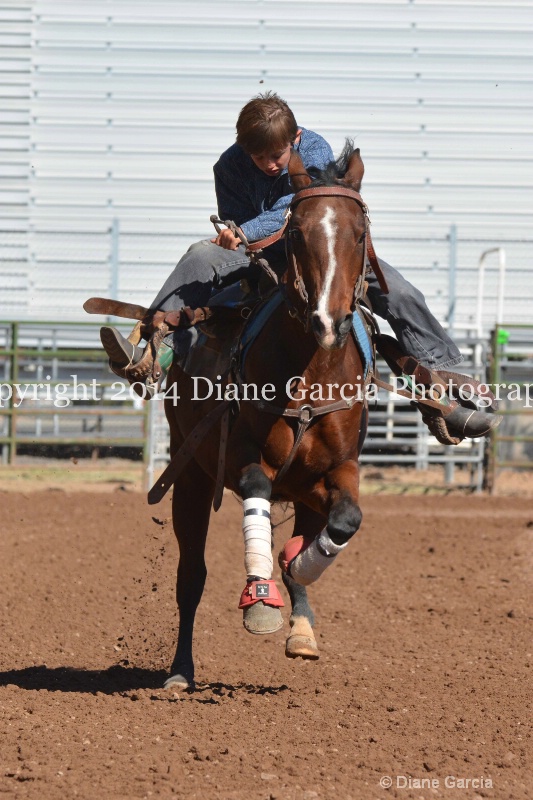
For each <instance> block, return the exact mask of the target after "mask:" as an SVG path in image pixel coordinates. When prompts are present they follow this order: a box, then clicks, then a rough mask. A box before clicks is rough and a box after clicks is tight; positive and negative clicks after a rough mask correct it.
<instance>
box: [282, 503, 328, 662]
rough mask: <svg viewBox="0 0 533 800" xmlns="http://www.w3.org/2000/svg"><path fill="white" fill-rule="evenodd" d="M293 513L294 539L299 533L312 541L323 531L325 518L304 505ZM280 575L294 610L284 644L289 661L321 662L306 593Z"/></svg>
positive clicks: (312, 615) (284, 575) (289, 579)
mask: <svg viewBox="0 0 533 800" xmlns="http://www.w3.org/2000/svg"><path fill="white" fill-rule="evenodd" d="M294 512H295V523H294V534H293V537H297V536H299V532H300V531H302V532H305V539H307V540H309V541H311V540H313V539H314V538H315V536H317V535H318V534H319V533H320V531H321V530H322V528H323V527H324V518H323V517H322V516H321V515H320V514H317V513H316V512H315V511H312V510H311V509H310V508H308V507H307V506H304V505H303V504H301V503H295V506H294ZM281 574H282V578H283V583H284V584H285V587H286V589H287V591H288V593H289V597H290V599H291V606H292V611H291V616H290V620H289V622H290V626H291V632H290V634H289V636H288V637H287V641H286V643H285V655H286V656H287V658H304V659H312V660H316V659H317V658H319V652H318V645H317V643H316V639H315V634H314V632H313V626H314V624H315V615H314V613H313V610H312V608H311V606H310V604H309V599H308V597H307V589H306V588H305V586H301V585H300V584H298V583H296V581H294V580H293V579H292V578H291V577H290V575H288V574H287V573H286V572H285V571H282V573H281Z"/></svg>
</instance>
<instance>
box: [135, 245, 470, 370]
mask: <svg viewBox="0 0 533 800" xmlns="http://www.w3.org/2000/svg"><path fill="white" fill-rule="evenodd" d="M379 264H380V266H381V269H382V271H383V274H384V276H385V279H386V281H387V284H388V287H389V294H388V295H386V294H383V292H382V291H381V289H380V287H379V284H378V281H377V278H376V277H375V276H374V274H373V273H371V274H370V275H369V276H368V297H369V300H370V302H371V303H372V307H373V309H374V311H375V313H376V314H377V315H378V316H380V317H382V318H383V319H385V320H387V322H388V323H389V325H390V326H391V328H392V330H393V331H394V333H395V335H396V338H397V339H398V342H399V343H400V345H401V347H402V348H403V350H404V351H405V353H406V355H412V356H414V357H415V358H416V359H418V360H419V361H420V362H421V363H422V364H424V366H427V367H431V368H432V369H437V368H438V369H442V368H445V367H451V366H453V365H454V364H458V363H459V362H460V361H462V360H463V357H462V356H461V353H460V352H459V350H458V348H457V346H456V345H455V344H454V343H453V341H452V340H451V339H450V337H449V336H448V334H447V333H446V331H445V330H444V329H443V328H442V326H441V325H440V323H439V322H438V321H437V320H436V319H435V317H434V316H433V314H432V313H431V311H430V310H429V308H428V307H427V305H426V301H425V299H424V295H423V294H422V292H420V291H419V290H418V289H416V288H415V287H414V286H413V285H412V284H411V283H409V281H406V280H405V278H403V277H402V276H401V275H400V273H399V272H398V270H396V269H394V267H391V266H390V264H387V263H386V262H385V261H382V260H381V259H379ZM249 269H250V260H249V259H248V258H247V256H246V255H245V254H244V246H243V245H240V246H239V248H238V249H237V250H225V249H224V248H223V247H219V246H218V245H216V244H213V243H212V242H210V241H209V239H204V240H202V241H201V242H197V243H196V244H193V245H191V247H189V249H188V250H187V252H186V253H185V254H184V255H183V257H182V258H181V259H180V260H179V262H178V264H177V266H176V268H175V269H174V271H173V272H172V273H171V274H170V275H169V277H168V278H167V280H166V281H165V283H164V284H163V286H162V288H161V290H160V291H159V292H158V293H157V296H156V297H155V299H154V301H153V303H152V304H151V306H150V308H152V309H156V308H157V309H161V310H164V311H174V310H177V309H179V308H183V306H191V307H193V308H195V307H197V306H205V305H206V304H207V302H208V300H209V299H210V298H211V297H212V295H213V293H214V292H216V291H217V289H220V288H222V286H223V285H225V283H227V282H229V281H231V280H234V281H237V280H239V279H240V278H242V277H244V276H245V275H246V273H247V272H248V271H249ZM230 276H231V277H230Z"/></svg>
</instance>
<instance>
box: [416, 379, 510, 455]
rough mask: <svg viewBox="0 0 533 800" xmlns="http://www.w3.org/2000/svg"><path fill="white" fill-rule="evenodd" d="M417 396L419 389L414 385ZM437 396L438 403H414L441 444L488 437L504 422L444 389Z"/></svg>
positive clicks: (436, 387) (436, 385) (435, 387)
mask: <svg viewBox="0 0 533 800" xmlns="http://www.w3.org/2000/svg"><path fill="white" fill-rule="evenodd" d="M403 380H404V381H406V383H408V384H410V385H411V388H413V383H412V378H411V376H410V375H404V376H403ZM414 388H415V395H416V394H417V393H420V394H423V392H419V390H418V389H417V387H416V386H415V387H414ZM433 388H434V389H439V388H441V387H439V385H438V384H433ZM442 388H443V392H442V394H441V395H440V397H438V398H437V399H436V398H435V395H433V399H434V400H435V399H436V403H437V406H435V405H433V406H429V405H427V404H426V403H424V402H416V401H415V403H414V405H415V406H416V407H417V408H418V410H419V411H420V412H421V414H422V421H423V422H424V424H425V425H427V427H428V428H429V430H430V432H431V433H432V434H433V435H434V436H435V438H436V439H437V440H438V441H439V442H441V444H459V442H461V441H462V440H463V439H465V438H468V439H478V438H481V437H483V436H488V435H489V434H490V433H491V432H492V431H493V430H495V429H496V428H497V427H498V425H499V424H500V423H501V421H502V419H503V417H502V416H499V415H497V414H493V413H490V414H488V413H486V412H484V411H480V410H479V409H476V408H473V407H470V406H464V405H461V404H460V403H459V402H458V401H457V400H454V399H452V398H450V397H449V396H448V395H447V394H446V393H445V391H444V387H442Z"/></svg>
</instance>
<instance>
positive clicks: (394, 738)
mask: <svg viewBox="0 0 533 800" xmlns="http://www.w3.org/2000/svg"><path fill="white" fill-rule="evenodd" d="M22 485H23V483H22ZM14 488H15V487H13V485H12V486H11V490H10V491H0V502H1V509H2V532H1V535H0V559H1V564H2V582H1V587H0V598H1V601H0V620H1V626H2V627H1V630H2V645H3V646H2V648H1V650H0V652H1V664H0V670H1V672H0V718H1V727H0V754H1V762H0V796H2V797H6V798H24V799H26V798H32V800H33V799H35V800H36V799H37V798H39V800H56V798H57V800H59V799H60V798H61V800H65V799H67V800H68V799H69V798H81V799H82V800H97V799H98V800H100V799H101V798H104V799H107V798H111V799H112V800H115V798H116V800H127V799H128V800H129V798H178V799H179V800H185V799H186V800H193V798H198V800H200V798H202V799H204V798H207V800H211V798H213V800H215V799H216V800H218V799H219V798H220V800H300V799H303V800H313V798H317V799H318V800H322V799H323V800H332V799H333V798H336V799H338V800H350V799H351V800H384V799H385V800H386V798H401V799H404V798H405V800H407V799H408V798H409V799H410V800H415V798H416V799H418V798H424V800H427V799H428V798H449V800H456V799H458V798H460V799H461V800H463V798H476V799H477V800H478V799H479V798H495V799H496V800H511V799H514V800H526V798H531V797H533V772H532V769H531V763H532V761H531V756H532V747H531V738H530V737H531V730H530V724H531V719H532V707H531V706H532V702H531V663H532V658H533V654H532V650H533V637H532V628H533V625H532V618H533V614H532V611H531V597H532V589H533V551H532V539H533V505H532V501H531V498H530V497H519V496H515V497H498V498H489V497H474V496H464V495H457V494H452V495H449V496H411V495H402V494H399V495H396V496H387V495H382V494H379V495H369V496H366V497H364V498H363V501H362V507H363V512H364V520H363V525H362V528H361V530H360V532H359V533H358V535H357V537H356V539H355V540H353V541H352V543H351V544H350V546H349V548H348V549H347V551H346V552H344V553H343V554H342V556H341V557H339V559H338V560H337V562H336V563H335V565H334V566H332V567H331V569H330V570H329V572H328V573H326V574H325V575H324V576H323V577H322V578H321V580H320V581H319V582H318V583H317V584H316V585H315V586H313V587H311V588H310V591H309V594H310V598H311V602H312V604H313V607H314V610H315V612H316V615H317V624H316V632H317V640H318V642H319V647H320V652H321V658H320V660H319V661H318V662H302V661H290V660H288V659H286V658H285V655H284V639H285V635H286V634H287V631H288V623H287V624H286V627H285V630H284V632H280V633H278V634H275V635H272V636H266V637H254V636H250V635H249V634H247V633H246V632H245V630H244V628H243V627H242V622H241V612H240V611H239V610H238V609H237V602H238V598H239V595H240V592H241V590H242V588H243V585H244V572H243V564H242V560H243V552H242V537H241V533H240V526H241V512H240V505H239V504H238V502H237V501H236V500H235V499H234V498H233V497H232V496H231V495H227V496H226V497H225V499H224V503H223V506H222V509H221V510H220V512H219V513H218V514H217V515H214V517H213V520H212V525H211V530H210V536H209V542H208V553H207V560H208V569H209V577H208V581H207V587H206V592H205V595H204V599H203V602H202V604H201V607H200V610H199V613H198V618H197V625H196V640H195V653H196V666H197V680H198V686H197V690H196V691H195V692H194V693H184V694H175V693H172V692H165V691H164V690H162V689H161V688H160V687H161V685H162V682H163V680H164V677H165V671H166V669H167V668H168V666H169V663H170V660H171V658H172V655H173V649H174V639H175V631H176V625H177V614H176V610H175V604H174V575H175V567H176V562H177V555H178V553H177V546H176V544H175V540H174V537H173V534H172V529H171V525H170V524H169V520H168V518H169V516H170V504H169V501H168V499H167V500H165V501H164V502H163V503H162V504H161V505H160V506H156V507H151V508H150V507H148V506H147V505H146V502H145V497H144V495H143V494H142V493H140V492H136V491H133V490H131V488H129V487H128V484H127V483H126V484H124V483H116V484H115V485H111V487H110V489H111V491H107V492H106V493H104V492H96V491H94V490H90V488H89V489H88V487H87V486H86V487H85V491H83V492H79V491H75V490H73V489H72V488H68V487H67V488H66V490H65V489H61V488H57V487H56V488H51V489H50V488H49V489H47V490H46V489H45V490H41V491H29V490H28V491H21V490H20V486H18V485H17V487H16V489H15V490H14ZM281 513H282V512H281V511H279V512H278V515H281ZM152 517H156V520H154V519H153V518H152ZM289 533H290V523H287V524H285V525H282V526H280V528H278V529H277V533H276V546H277V549H278V546H279V547H281V545H282V544H283V542H284V541H285V539H286V538H288V536H289ZM277 574H278V573H277V570H276V576H277ZM280 585H281V582H280ZM283 591H284V590H283ZM284 611H285V616H286V618H288V610H287V608H286V609H284ZM380 781H381V783H380ZM389 781H390V783H391V784H392V785H391V788H387V785H388V783H389ZM428 786H429V788H428Z"/></svg>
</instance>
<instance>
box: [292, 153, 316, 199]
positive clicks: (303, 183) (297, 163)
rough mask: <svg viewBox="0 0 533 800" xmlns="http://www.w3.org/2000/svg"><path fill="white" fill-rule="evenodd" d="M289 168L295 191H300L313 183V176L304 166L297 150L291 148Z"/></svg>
mask: <svg viewBox="0 0 533 800" xmlns="http://www.w3.org/2000/svg"><path fill="white" fill-rule="evenodd" d="M288 170H289V177H290V179H291V183H292V186H293V189H294V191H295V192H299V191H300V189H306V188H307V187H308V186H309V184H310V183H311V180H312V178H311V176H310V175H308V174H307V170H306V169H305V167H304V162H303V161H302V159H301V157H300V154H299V153H297V152H296V150H291V157H290V160H289V167H288Z"/></svg>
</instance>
